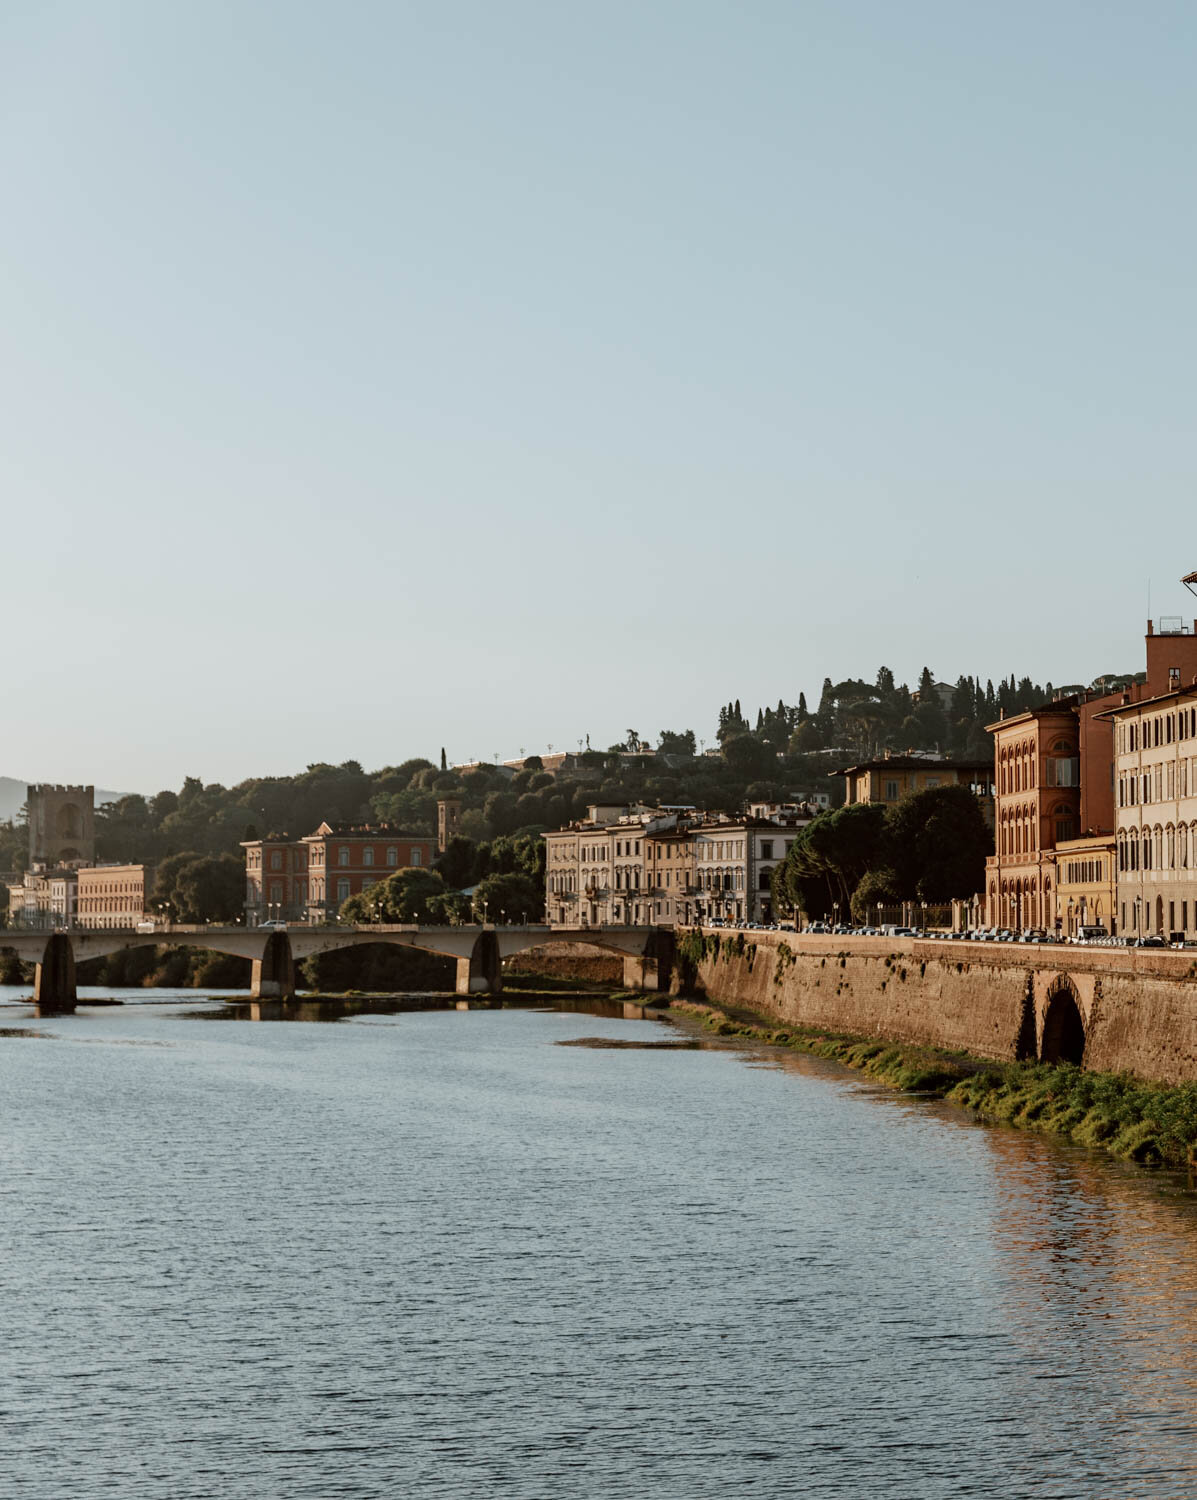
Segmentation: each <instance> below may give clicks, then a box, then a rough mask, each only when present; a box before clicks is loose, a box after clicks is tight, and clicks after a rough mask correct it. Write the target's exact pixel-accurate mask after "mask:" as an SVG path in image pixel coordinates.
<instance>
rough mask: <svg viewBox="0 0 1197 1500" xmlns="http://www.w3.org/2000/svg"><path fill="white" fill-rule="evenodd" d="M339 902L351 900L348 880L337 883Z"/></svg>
mask: <svg viewBox="0 0 1197 1500" xmlns="http://www.w3.org/2000/svg"><path fill="white" fill-rule="evenodd" d="M337 900H338V902H340V901H348V900H349V882H348V881H347V880H338V881H337Z"/></svg>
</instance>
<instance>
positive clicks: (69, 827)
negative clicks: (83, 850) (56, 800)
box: [54, 802, 83, 839]
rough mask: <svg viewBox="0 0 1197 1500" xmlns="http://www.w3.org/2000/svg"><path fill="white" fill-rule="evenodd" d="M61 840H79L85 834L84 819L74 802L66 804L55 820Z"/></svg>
mask: <svg viewBox="0 0 1197 1500" xmlns="http://www.w3.org/2000/svg"><path fill="white" fill-rule="evenodd" d="M54 822H55V827H56V829H57V831H58V837H59V838H60V839H77V838H79V837H80V835H81V834H82V832H83V819H82V817H81V815H80V813H79V809H78V808H77V807H76V806H75V804H74V803H73V802H64V803H63V805H62V806H61V807H60V808H59V809H58V816H57V818H56V819H55V820H54Z"/></svg>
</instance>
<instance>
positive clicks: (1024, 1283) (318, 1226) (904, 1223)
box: [0, 998, 1197, 1500]
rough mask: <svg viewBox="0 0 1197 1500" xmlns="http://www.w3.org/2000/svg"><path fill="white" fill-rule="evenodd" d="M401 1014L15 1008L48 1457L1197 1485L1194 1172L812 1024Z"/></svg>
mask: <svg viewBox="0 0 1197 1500" xmlns="http://www.w3.org/2000/svg"><path fill="white" fill-rule="evenodd" d="M188 1004H189V1006H194V999H193V998H192V999H190V1000H189V1001H188ZM8 1019H10V1020H11V1021H12V1023H13V1024H14V1025H15V1026H17V1027H21V1026H23V1024H24V1022H23V1018H22V1017H21V1016H20V1014H19V1013H18V1012H13V1013H12V1015H11V1016H10V1017H9V1018H8ZM391 1020H392V1022H393V1024H386V1025H360V1024H344V1025H334V1026H316V1025H310V1026H303V1025H270V1024H260V1025H254V1024H249V1023H246V1024H238V1025H223V1026H216V1027H214V1026H211V1025H210V1024H208V1023H206V1022H204V1021H202V1020H189V1019H184V1018H182V1017H181V1016H179V1015H177V1014H175V1013H173V1012H172V1011H170V1010H169V1009H165V1010H163V1009H158V1008H151V1007H144V1006H143V1007H137V1008H133V1007H130V1008H128V1009H125V1010H112V1009H110V1010H105V1011H103V1012H98V1013H96V1014H94V1015H92V1014H88V1013H86V1012H81V1013H80V1014H79V1015H77V1016H75V1017H63V1018H61V1019H56V1020H54V1021H52V1022H50V1021H42V1022H38V1023H37V1028H36V1029H37V1030H38V1031H39V1032H42V1033H48V1034H49V1035H50V1036H51V1037H54V1038H61V1039H69V1040H72V1041H119V1042H123V1043H139V1044H143V1045H137V1046H114V1047H107V1046H104V1047H102V1046H86V1047H74V1046H69V1047H68V1046H62V1045H55V1044H53V1043H50V1044H47V1043H45V1042H43V1044H42V1045H36V1044H34V1045H30V1044H28V1042H27V1041H25V1040H24V1039H22V1040H21V1042H20V1044H19V1045H18V1042H17V1041H16V1039H13V1040H10V1039H9V1038H7V1037H4V1036H0V1108H2V1109H3V1117H4V1129H3V1133H2V1135H0V1225H2V1229H0V1289H2V1293H3V1307H4V1315H3V1316H4V1328H3V1336H2V1337H0V1373H2V1374H3V1377H4V1378H3V1384H2V1385H0V1472H2V1473H3V1474H5V1476H6V1478H7V1483H8V1485H9V1486H11V1488H12V1489H13V1490H14V1492H16V1493H20V1494H21V1495H22V1496H29V1497H31V1500H49V1497H55V1500H57V1497H60V1496H64V1495H72V1496H74V1495H81V1494H86V1495H88V1496H89V1497H90V1496H107V1495H120V1496H122V1497H128V1496H132V1495H135V1496H139V1497H140V1496H149V1497H157V1496H162V1497H167V1496H169V1497H171V1500H191V1497H196V1500H198V1497H201V1496H203V1497H210V1496H220V1497H230V1500H240V1497H246V1500H250V1497H253V1500H261V1497H262V1496H267V1495H271V1496H272V1495H280V1496H281V1495H286V1496H288V1497H291V1496H312V1497H320V1500H331V1497H347V1500H348V1497H355V1500H356V1497H367V1496H380V1495H387V1496H389V1495H404V1496H428V1497H437V1500H440V1497H457V1496H461V1497H467V1496H468V1497H483V1496H485V1497H489V1496H493V1495H502V1496H504V1497H516V1500H542V1497H543V1500H549V1497H553V1500H558V1497H560V1496H563V1495H568V1496H570V1497H591V1496H594V1497H599V1496H601V1497H603V1500H623V1497H628V1500H631V1497H635V1500H643V1497H646V1496H647V1497H669V1500H705V1497H708V1496H710V1497H714V1496H719V1497H721V1500H722V1497H725V1496H727V1495H728V1494H737V1495H738V1494H743V1495H749V1496H761V1497H765V1496H767V1497H774V1496H776V1497H782V1496H787V1497H788V1496H794V1495H803V1496H813V1497H823V1496H852V1497H856V1496H871V1495H885V1496H890V1497H907V1496H909V1497H911V1500H914V1497H918V1500H932V1497H940V1496H942V1497H948V1496H964V1495H981V1494H985V1495H988V1496H991V1495H994V1494H999V1495H1017V1496H1027V1497H1031V1496H1036V1497H1038V1496H1042V1497H1049V1496H1050V1497H1074V1496H1075V1497H1090V1496H1091V1497H1099V1496H1100V1497H1113V1496H1136V1497H1145V1496H1164V1497H1182V1496H1191V1495H1192V1494H1194V1493H1197V1459H1195V1457H1194V1453H1195V1451H1197V1441H1195V1439H1197V1386H1195V1377H1197V1372H1195V1370H1194V1362H1193V1356H1192V1352H1191V1351H1192V1349H1193V1348H1194V1333H1195V1332H1197V1273H1195V1271H1194V1260H1195V1257H1194V1250H1195V1249H1197V1216H1195V1214H1194V1210H1193V1206H1192V1203H1191V1202H1190V1201H1189V1200H1186V1199H1184V1198H1169V1197H1167V1196H1165V1195H1163V1194H1161V1192H1160V1191H1159V1189H1158V1187H1157V1185H1156V1184H1155V1183H1154V1182H1153V1181H1152V1180H1151V1179H1150V1178H1147V1177H1145V1176H1144V1175H1143V1174H1132V1173H1130V1172H1123V1171H1120V1170H1119V1169H1117V1168H1111V1167H1107V1166H1105V1165H1104V1164H1098V1163H1095V1162H1092V1161H1091V1160H1089V1159H1088V1158H1086V1157H1084V1156H1083V1155H1082V1154H1080V1153H1072V1152H1064V1151H1060V1150H1057V1149H1056V1148H1054V1147H1052V1146H1051V1145H1050V1144H1049V1143H1046V1142H1044V1141H1041V1140H1036V1139H1034V1138H1033V1137H1025V1136H1020V1135H1017V1134H1015V1133H1013V1132H1004V1131H994V1130H985V1129H980V1128H977V1127H973V1126H970V1125H969V1124H967V1123H966V1122H964V1121H963V1120H962V1119H961V1117H959V1116H958V1115H956V1114H954V1113H953V1112H952V1111H950V1110H948V1109H946V1108H944V1107H942V1106H938V1105H929V1104H926V1103H923V1102H913V1101H904V1100H899V1099H895V1098H893V1097H890V1096H879V1095H877V1094H876V1093H874V1092H873V1091H871V1090H867V1089H864V1088H862V1087H860V1086H859V1085H858V1084H857V1083H856V1081H855V1080H854V1079H852V1078H851V1077H847V1078H845V1077H844V1075H842V1074H841V1073H839V1072H838V1071H837V1070H835V1069H832V1068H830V1067H828V1066H827V1065H825V1064H822V1063H819V1062H816V1061H813V1060H809V1059H802V1058H794V1057H788V1056H787V1057H784V1058H780V1059H777V1058H772V1057H771V1055H770V1054H768V1053H761V1052H751V1051H749V1052H743V1053H737V1052H736V1051H735V1050H734V1049H732V1048H726V1049H720V1050H715V1051H711V1050H701V1051H689V1050H683V1051H678V1052H676V1053H674V1052H662V1051H655V1050H645V1049H638V1048H636V1049H598V1050H592V1049H589V1048H561V1047H555V1046H553V1045H552V1043H553V1042H556V1041H558V1040H562V1039H569V1038H571V1037H583V1036H596V1035H598V1036H604V1037H607V1038H609V1039H613V1040H621V1039H622V1040H635V1039H638V1038H642V1037H645V1036H647V1037H649V1038H650V1039H656V1038H659V1037H660V1035H661V1033H660V1032H659V1030H657V1029H655V1028H653V1027H652V1025H651V1023H647V1022H628V1021H621V1020H606V1019H597V1018H595V1017H593V1016H586V1015H577V1016H570V1017H566V1018H563V1017H562V1016H560V1015H556V1016H550V1015H544V1014H541V1013H537V1012H519V1011H514V1012H507V1011H502V1012H485V1011H483V1012H463V1013H457V1012H434V1013H424V1014H419V1013H417V1014H409V1015H403V1016H401V1017H398V1018H391ZM147 1042H153V1043H169V1044H170V1045H167V1046H162V1045H156V1046H146V1045H144V1044H145V1043H147ZM745 1059H748V1060H751V1061H754V1062H759V1061H761V1060H762V1059H766V1060H771V1061H773V1062H774V1063H776V1065H773V1066H766V1067H761V1066H745V1065H744V1061H745Z"/></svg>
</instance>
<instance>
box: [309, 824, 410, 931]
mask: <svg viewBox="0 0 1197 1500" xmlns="http://www.w3.org/2000/svg"><path fill="white" fill-rule="evenodd" d="M302 842H303V846H304V848H305V849H306V850H307V871H308V877H307V878H308V905H307V912H308V920H309V921H312V922H321V921H325V920H326V919H327V918H328V917H331V916H335V915H336V913H337V912H338V911H339V910H340V909H341V905H342V903H343V902H345V901H347V900H348V899H349V897H350V896H356V895H358V894H359V893H360V892H361V891H366V890H369V889H370V887H371V886H372V885H377V883H378V882H379V881H380V880H385V879H386V878H387V876H388V875H393V874H394V873H395V872H396V870H406V869H411V868H415V869H419V868H421V867H427V866H429V865H431V864H432V861H433V860H434V859H435V858H436V840H435V839H433V838H428V837H425V836H424V835H422V834H414V833H404V832H403V831H402V829H399V828H389V827H387V826H386V825H381V826H378V827H369V826H366V827H353V826H351V825H348V824H337V825H336V826H335V827H334V826H333V825H331V824H329V823H321V825H320V827H319V828H317V830H316V832H315V833H309V834H308V835H307V837H306V838H305V839H304V840H303V841H302Z"/></svg>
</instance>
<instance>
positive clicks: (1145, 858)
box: [1104, 684, 1197, 938]
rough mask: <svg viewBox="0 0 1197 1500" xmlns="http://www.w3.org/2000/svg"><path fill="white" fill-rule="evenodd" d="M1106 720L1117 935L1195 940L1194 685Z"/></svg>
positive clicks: (1129, 707)
mask: <svg viewBox="0 0 1197 1500" xmlns="http://www.w3.org/2000/svg"><path fill="white" fill-rule="evenodd" d="M1128 696H1129V695H1128ZM1104 717H1105V718H1107V719H1109V720H1110V721H1111V722H1112V723H1113V726H1114V792H1115V800H1116V804H1117V805H1116V808H1115V817H1116V822H1117V826H1116V830H1115V848H1116V864H1117V916H1118V924H1119V929H1120V931H1121V932H1122V934H1123V936H1125V937H1144V936H1147V935H1150V934H1162V935H1163V936H1164V937H1168V936H1170V935H1171V934H1174V933H1175V934H1182V935H1183V936H1185V937H1188V938H1193V937H1195V936H1197V684H1191V685H1190V686H1188V687H1178V688H1177V690H1176V691H1173V692H1170V693H1163V694H1160V695H1158V696H1156V697H1154V698H1148V699H1145V700H1144V701H1142V702H1140V703H1131V702H1127V703H1123V704H1120V705H1119V706H1118V707H1116V708H1112V709H1110V710H1109V711H1108V712H1107V713H1106V714H1105V715H1104Z"/></svg>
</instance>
